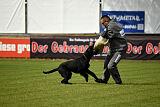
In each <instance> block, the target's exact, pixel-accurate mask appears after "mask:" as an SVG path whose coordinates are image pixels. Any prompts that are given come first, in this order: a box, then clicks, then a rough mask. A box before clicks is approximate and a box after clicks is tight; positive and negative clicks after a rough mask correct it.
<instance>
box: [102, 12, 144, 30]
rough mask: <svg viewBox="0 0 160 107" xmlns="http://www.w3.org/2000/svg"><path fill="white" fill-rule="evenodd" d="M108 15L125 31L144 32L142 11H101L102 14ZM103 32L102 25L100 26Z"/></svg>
mask: <svg viewBox="0 0 160 107" xmlns="http://www.w3.org/2000/svg"><path fill="white" fill-rule="evenodd" d="M103 15H108V16H110V18H111V19H115V21H116V22H119V23H121V24H122V25H123V28H124V32H125V33H144V29H145V13H144V11H102V16H103ZM101 28H102V29H101V31H102V32H103V30H104V27H103V26H102V27H101Z"/></svg>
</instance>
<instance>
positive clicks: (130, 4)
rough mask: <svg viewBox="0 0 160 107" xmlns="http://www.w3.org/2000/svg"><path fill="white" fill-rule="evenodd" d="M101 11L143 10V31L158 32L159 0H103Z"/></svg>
mask: <svg viewBox="0 0 160 107" xmlns="http://www.w3.org/2000/svg"><path fill="white" fill-rule="evenodd" d="M103 11H145V33H160V21H159V18H160V14H159V12H160V0H112V1H111V0H103Z"/></svg>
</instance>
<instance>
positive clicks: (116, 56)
mask: <svg viewBox="0 0 160 107" xmlns="http://www.w3.org/2000/svg"><path fill="white" fill-rule="evenodd" d="M124 52H125V51H120V52H119V51H118V52H109V53H108V54H107V56H106V58H105V61H104V72H103V78H102V80H104V81H106V82H107V81H108V80H109V78H110V75H112V77H113V79H114V80H115V82H116V84H121V83H122V80H121V77H120V74H119V71H118V68H117V64H118V63H119V61H120V60H121V58H122V56H123V55H124Z"/></svg>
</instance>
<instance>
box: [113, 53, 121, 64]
mask: <svg viewBox="0 0 160 107" xmlns="http://www.w3.org/2000/svg"><path fill="white" fill-rule="evenodd" d="M120 59H121V55H120V54H118V56H117V58H116V60H115V61H114V62H115V63H118V62H119V60H120Z"/></svg>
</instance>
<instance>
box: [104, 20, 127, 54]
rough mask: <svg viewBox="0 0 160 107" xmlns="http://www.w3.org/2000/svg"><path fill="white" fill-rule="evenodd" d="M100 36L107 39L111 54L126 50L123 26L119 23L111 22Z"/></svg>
mask: <svg viewBox="0 0 160 107" xmlns="http://www.w3.org/2000/svg"><path fill="white" fill-rule="evenodd" d="M101 36H102V37H104V38H107V39H109V48H110V51H111V52H114V51H123V50H126V49H127V40H126V38H125V33H124V30H123V26H122V25H121V24H120V23H117V22H115V21H114V20H111V21H110V22H109V24H108V25H107V26H106V29H105V30H104V32H102V34H101Z"/></svg>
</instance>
